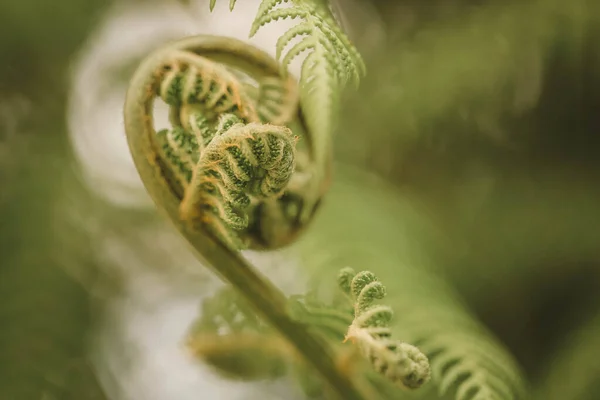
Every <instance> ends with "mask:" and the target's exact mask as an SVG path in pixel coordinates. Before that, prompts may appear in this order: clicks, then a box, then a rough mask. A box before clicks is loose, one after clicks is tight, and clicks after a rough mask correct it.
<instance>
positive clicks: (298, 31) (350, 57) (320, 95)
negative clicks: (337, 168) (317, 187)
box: [250, 0, 365, 182]
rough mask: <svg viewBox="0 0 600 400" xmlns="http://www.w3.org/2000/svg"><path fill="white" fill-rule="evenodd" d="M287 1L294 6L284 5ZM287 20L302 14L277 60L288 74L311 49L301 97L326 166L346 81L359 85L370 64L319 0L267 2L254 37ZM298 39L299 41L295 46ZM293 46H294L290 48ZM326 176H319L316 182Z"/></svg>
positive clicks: (279, 43) (320, 161) (280, 46)
mask: <svg viewBox="0 0 600 400" xmlns="http://www.w3.org/2000/svg"><path fill="white" fill-rule="evenodd" d="M283 3H286V4H289V3H292V4H289V5H288V6H284V7H279V6H280V5H282V4H283ZM286 18H291V19H295V18H299V19H301V22H299V23H298V24H297V25H295V26H294V27H292V28H290V29H289V30H288V31H287V32H285V33H284V34H283V35H282V36H281V37H280V38H279V39H278V41H277V45H276V58H277V59H278V60H280V61H281V68H282V69H283V72H287V70H288V68H289V65H290V63H291V62H292V61H293V60H294V59H295V58H296V57H298V56H300V54H301V53H303V52H305V51H307V52H308V54H307V56H306V58H305V59H304V61H303V62H302V68H301V75H300V100H301V107H302V110H303V111H304V113H305V115H306V120H307V125H308V127H309V128H310V130H311V131H312V132H314V143H313V151H314V152H315V159H316V160H317V165H321V166H322V165H324V163H325V162H326V157H327V155H328V152H330V151H331V135H332V133H333V130H334V128H335V125H336V118H337V112H338V103H339V95H340V93H341V90H342V89H343V85H344V84H345V83H346V82H348V81H353V82H354V83H355V84H358V81H359V79H360V76H361V75H363V74H364V72H365V66H364V62H363V60H362V58H361V57H360V55H359V53H358V52H357V51H356V49H355V48H354V46H353V45H352V44H351V43H350V41H349V40H348V38H347V37H346V35H345V34H344V33H343V32H342V31H341V29H340V28H339V26H338V24H337V23H336V21H335V19H334V17H333V15H332V13H331V12H330V10H329V9H328V8H327V7H326V6H325V5H323V3H322V2H319V1H314V0H308V1H292V2H290V1H288V0H264V1H263V2H262V3H261V5H260V7H259V10H258V12H257V15H256V18H255V19H254V22H253V23H252V28H251V31H250V36H253V35H255V34H256V32H257V31H258V30H259V29H260V27H261V26H263V25H265V24H267V23H270V22H273V21H278V20H281V19H286ZM295 39H299V41H297V42H296V43H295V44H292V42H293V41H294V40H295ZM288 45H291V48H290V49H289V50H287V52H286V47H288ZM315 173H317V174H318V173H319V172H318V171H316V172H315ZM323 178H324V177H323V176H321V177H319V178H317V179H316V182H318V181H321V180H322V179H323Z"/></svg>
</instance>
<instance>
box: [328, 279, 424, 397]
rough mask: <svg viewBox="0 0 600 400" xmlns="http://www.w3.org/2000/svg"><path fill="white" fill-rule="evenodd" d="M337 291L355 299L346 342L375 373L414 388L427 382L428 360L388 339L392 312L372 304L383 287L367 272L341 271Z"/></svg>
mask: <svg viewBox="0 0 600 400" xmlns="http://www.w3.org/2000/svg"><path fill="white" fill-rule="evenodd" d="M339 285H340V288H341V289H342V290H343V291H344V292H345V293H346V294H348V295H350V296H352V298H353V299H354V320H353V321H352V324H351V325H350V327H349V328H348V332H347V333H346V338H345V340H349V341H351V342H352V343H354V344H356V345H357V346H358V348H359V349H360V351H361V352H362V354H363V355H364V356H365V357H366V358H367V359H368V360H369V362H370V363H371V364H372V365H373V367H374V368H375V370H376V371H377V372H379V373H381V374H382V375H384V376H385V377H387V378H388V379H389V380H391V381H392V382H395V383H397V384H399V385H401V386H403V387H405V388H409V389H416V388H419V387H421V386H422V385H423V384H424V383H426V382H427V381H428V380H429V379H430V375H431V373H430V367H429V361H428V359H427V357H426V356H425V355H424V354H423V353H422V352H421V351H420V350H419V349H417V348H416V347H414V346H412V345H410V344H407V343H402V342H400V341H398V340H394V339H392V338H391V334H392V332H391V329H390V328H389V326H388V324H389V321H390V320H391V319H392V309H391V308H390V307H388V306H385V305H373V304H372V303H373V301H375V300H379V299H382V298H383V297H384V296H385V294H386V291H385V287H384V286H383V285H382V284H381V282H379V281H378V280H377V278H376V277H375V275H374V274H373V273H372V272H369V271H362V272H359V273H358V274H357V273H355V272H354V270H352V269H351V268H344V269H343V270H342V271H341V272H340V275H339Z"/></svg>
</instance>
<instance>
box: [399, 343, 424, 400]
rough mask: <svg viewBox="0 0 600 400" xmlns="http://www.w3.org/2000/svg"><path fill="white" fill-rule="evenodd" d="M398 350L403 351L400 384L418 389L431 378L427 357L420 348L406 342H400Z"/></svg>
mask: <svg viewBox="0 0 600 400" xmlns="http://www.w3.org/2000/svg"><path fill="white" fill-rule="evenodd" d="M398 348H399V350H400V351H401V352H402V353H404V355H405V359H404V360H403V361H402V362H401V364H403V369H404V373H403V374H402V376H401V378H400V379H401V381H402V384H403V385H404V386H405V387H407V388H409V389H418V388H420V387H421V386H423V385H424V384H425V383H427V382H428V381H429V380H430V379H431V367H430V366H429V359H428V358H427V356H426V355H425V354H423V352H421V350H419V349H418V348H416V347H415V346H413V345H410V344H408V343H401V344H400V345H399V346H398Z"/></svg>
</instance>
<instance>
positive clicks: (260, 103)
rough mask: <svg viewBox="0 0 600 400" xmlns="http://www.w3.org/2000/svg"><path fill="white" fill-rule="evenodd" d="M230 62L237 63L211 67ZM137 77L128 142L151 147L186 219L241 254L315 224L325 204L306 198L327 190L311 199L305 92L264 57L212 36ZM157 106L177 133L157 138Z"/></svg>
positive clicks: (158, 58) (163, 52) (161, 55)
mask: <svg viewBox="0 0 600 400" xmlns="http://www.w3.org/2000/svg"><path fill="white" fill-rule="evenodd" d="M223 53H225V54H227V53H229V54H230V55H231V57H230V59H232V60H234V61H233V64H231V62H230V64H225V63H222V62H220V61H217V60H214V59H211V58H210V57H214V58H216V59H218V58H219V56H222V54H223ZM236 57H237V59H236ZM236 63H237V65H235V64H236ZM254 65H260V66H261V67H262V70H261V69H257V68H256V67H254ZM243 74H245V75H249V76H250V77H251V78H254V80H253V81H249V80H248V79H247V78H245V79H244V78H243V77H242V76H243ZM137 76H138V77H139V84H138V85H132V87H131V88H130V91H129V93H130V96H129V99H128V101H129V104H131V107H130V110H131V111H127V110H126V114H125V118H126V124H128V125H129V129H128V131H129V132H128V133H130V136H129V137H130V138H132V137H134V136H136V137H142V138H144V140H146V141H148V143H147V144H146V146H147V147H150V148H149V149H147V151H146V152H147V153H148V152H150V153H151V154H153V156H152V157H154V161H153V163H154V164H155V165H156V167H157V168H158V169H159V171H158V173H159V174H160V175H161V177H162V178H161V179H162V180H163V181H164V183H165V185H166V186H168V187H169V188H170V190H172V191H173V192H174V193H175V194H176V195H177V197H178V198H179V201H180V205H179V212H178V214H179V218H180V220H181V221H182V222H184V223H185V224H186V225H187V226H188V228H189V229H191V230H199V231H205V232H206V233H208V234H211V235H212V236H213V237H215V238H216V239H217V240H218V241H220V242H222V243H224V244H225V245H227V246H228V247H231V248H233V249H239V248H245V247H254V248H257V247H258V248H260V247H278V246H280V245H282V244H285V243H287V242H289V241H290V240H292V238H293V237H294V236H295V235H296V233H297V231H299V230H300V228H301V227H302V226H303V225H305V223H306V222H307V220H305V221H300V215H301V214H302V215H309V216H311V215H312V213H313V212H314V210H315V208H316V206H317V204H318V203H317V202H315V201H312V202H306V201H304V198H305V197H306V196H314V198H320V197H321V195H322V191H323V190H324V189H325V188H324V187H323V186H321V187H318V188H315V189H314V191H311V190H308V189H310V188H308V186H309V185H310V183H311V179H310V177H309V179H307V178H306V174H307V170H308V169H309V168H310V166H311V165H312V164H313V163H314V157H313V156H312V154H311V153H310V152H309V149H307V145H306V144H302V145H301V146H300V147H299V148H298V149H297V146H296V142H297V140H298V139H300V140H301V141H307V142H308V141H310V140H311V139H310V138H309V136H308V135H309V134H310V133H309V131H308V130H307V129H306V127H305V126H304V123H303V121H302V120H301V119H299V110H298V103H299V99H298V90H297V87H296V85H297V84H296V83H295V82H294V81H293V80H292V79H289V78H287V77H283V76H282V75H281V74H280V71H279V69H278V67H277V64H276V63H274V62H272V61H270V58H269V57H268V56H267V55H266V54H264V53H262V52H260V51H258V50H257V49H253V48H250V47H248V46H246V45H245V44H243V43H242V42H239V41H236V40H234V39H228V38H217V37H209V36H205V37H196V38H190V39H184V40H182V41H181V42H179V43H177V44H172V45H170V46H167V47H166V48H164V49H160V50H158V51H157V53H156V54H154V56H151V57H149V58H148V59H147V60H146V63H145V64H142V66H141V67H140V69H138V75H137ZM134 81H135V80H134ZM133 93H136V94H135V95H134V94H133ZM155 98H160V99H161V100H162V101H164V102H165V103H166V104H167V105H168V106H169V108H170V111H169V120H170V123H171V125H172V128H171V129H167V130H162V131H159V132H158V133H157V132H156V131H155V129H154V127H153V126H152V104H153V101H154V99H155ZM140 105H141V107H139V106H140ZM286 125H289V127H288V126H286ZM291 128H293V129H294V132H292V129H291ZM136 140H137V139H136ZM130 143H131V142H130ZM132 147H133V146H132ZM298 153H301V154H298ZM298 156H299V160H300V161H299V162H298V163H297V162H296V159H297V157H298ZM146 157H148V154H146ZM295 176H296V177H295ZM311 187H313V188H314V186H311ZM317 191H319V192H318V193H317Z"/></svg>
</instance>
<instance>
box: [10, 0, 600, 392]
mask: <svg viewBox="0 0 600 400" xmlns="http://www.w3.org/2000/svg"><path fill="white" fill-rule="evenodd" d="M207 3H208V2H207V1H202V0H192V1H189V2H179V1H177V0H153V1H139V0H127V1H118V2H117V1H112V2H110V1H109V2H107V1H99V0H86V1H75V0H61V1H56V2H50V1H44V2H42V1H34V0H20V1H15V0H6V1H4V2H2V3H0V299H2V304H0V399H3V400H4V399H7V400H21V399H24V400H25V399H26V400H29V399H42V400H50V399H52V400H54V399H111V400H113V399H114V400H140V399H143V400H172V399H177V400H180V399H181V400H187V399H190V400H192V399H253V398H257V399H258V398H260V399H280V398H285V399H302V398H303V397H302V395H301V394H300V393H299V392H297V391H296V390H295V389H290V383H289V382H287V381H277V382H269V383H261V384H247V383H237V382H231V381H228V380H224V379H221V378H220V377H218V376H217V375H216V374H214V373H213V372H212V371H211V370H209V369H208V368H206V367H204V366H202V365H201V364H199V363H198V362H196V361H194V360H192V359H191V358H190V357H189V355H187V354H186V353H185V351H184V350H183V338H184V335H185V333H186V331H187V329H188V327H189V324H190V322H191V321H192V320H193V318H195V317H196V316H197V314H198V311H199V304H200V302H201V300H202V298H203V297H204V296H208V295H210V294H212V293H214V292H215V290H216V289H218V288H219V287H221V285H222V283H221V282H220V281H218V280H217V279H216V278H215V277H213V276H211V275H210V273H209V272H207V271H206V270H204V269H203V267H202V266H201V265H199V263H198V261H196V260H195V258H194V257H193V255H192V254H191V253H190V252H189V250H188V249H187V247H186V244H185V243H184V242H183V239H181V238H179V236H178V235H177V233H176V232H175V231H174V230H172V229H171V228H170V225H169V224H168V223H167V222H165V221H164V220H163V219H162V218H161V217H160V216H158V214H156V212H155V209H154V206H153V204H152V203H151V201H150V199H149V198H148V196H147V195H146V193H145V191H144V189H143V187H142V184H141V182H140V181H139V178H138V176H137V174H136V172H135V168H134V166H133V163H132V161H131V159H130V157H129V153H128V149H127V147H126V142H125V137H124V131H123V127H122V111H121V107H122V103H123V99H124V93H125V89H126V85H127V77H128V76H129V75H130V74H131V73H132V71H133V69H134V68H135V66H136V63H137V62H138V61H139V60H140V58H141V57H143V56H144V55H145V54H147V53H148V52H150V51H151V50H152V49H154V48H156V47H157V46H159V45H161V44H162V43H165V42H167V41H169V40H173V39H176V38H180V37H184V36H187V35H192V34H199V33H211V34H221V35H227V36H233V37H236V38H240V39H246V37H247V32H248V30H249V27H250V22H251V20H252V18H253V17H254V14H255V10H256V7H257V4H258V1H257V0H252V1H239V4H238V5H237V6H236V9H235V11H234V12H233V13H230V12H229V11H228V1H226V0H218V1H217V7H216V9H215V12H214V13H213V14H212V15H210V14H209V13H208V4H207ZM563 3H565V4H563ZM336 6H337V7H338V9H339V10H340V12H341V20H342V22H343V25H344V27H345V28H346V29H347V30H348V32H349V34H350V36H351V38H352V39H353V40H354V41H355V42H356V44H357V47H358V48H359V50H360V51H361V52H362V53H363V54H364V55H365V58H366V60H367V63H368V66H369V73H370V75H369V76H368V77H367V78H365V80H364V81H363V86H362V88H361V89H360V92H359V93H358V94H348V95H347V96H346V97H345V100H344V104H343V107H342V115H343V116H344V120H343V122H342V123H341V124H340V126H339V128H338V130H337V131H336V136H335V142H336V158H337V160H338V161H339V164H338V166H337V167H336V168H337V169H338V171H341V173H340V176H344V171H345V169H350V168H360V169H364V170H368V171H371V172H372V173H373V174H374V175H377V177H375V176H374V177H373V179H374V180H376V179H380V178H382V179H384V180H386V181H387V182H388V184H389V186H390V187H392V186H393V187H395V188H396V189H397V190H396V191H395V192H393V193H394V195H395V196H399V197H401V198H402V201H403V202H406V203H407V204H410V205H411V206H410V207H409V206H407V208H406V219H404V218H400V219H399V220H398V224H400V225H405V226H406V229H405V231H406V232H407V237H405V238H403V237H398V238H397V241H398V242H399V243H405V244H406V243H411V245H410V246H411V251H412V253H414V254H419V255H423V256H422V260H423V263H424V264H427V265H429V267H431V268H433V269H434V270H435V271H436V272H437V273H438V274H440V276H442V277H443V278H444V279H446V280H447V281H448V282H450V284H451V285H453V286H454V287H455V288H456V289H457V291H458V292H459V293H460V294H461V295H462V296H463V297H464V300H465V303H466V304H467V305H468V307H470V308H471V309H472V310H473V311H474V312H475V313H476V314H477V315H478V317H479V318H480V319H481V320H482V321H483V322H484V323H485V324H486V325H487V326H488V327H489V328H490V330H491V331H493V332H494V334H495V335H496V336H497V337H498V338H499V340H500V341H501V342H502V343H504V344H505V345H506V346H507V348H508V349H509V350H510V351H511V352H512V354H513V355H514V356H515V357H516V359H517V360H518V361H519V362H520V364H521V365H522V367H523V369H524V371H525V374H526V377H527V378H528V379H529V380H530V381H531V382H532V383H533V385H534V386H535V387H536V388H541V387H544V388H551V387H552V385H555V384H556V382H557V381H562V380H564V381H569V382H571V384H570V385H563V386H560V385H559V386H557V387H555V388H554V389H552V390H550V389H543V390H550V391H551V392H553V393H559V392H560V390H565V392H564V396H566V397H562V398H563V399H565V400H579V399H581V400H587V399H589V400H593V399H597V397H594V396H597V394H595V393H597V389H599V387H598V383H597V382H600V371H598V370H590V368H587V367H585V368H586V371H579V370H577V368H578V367H580V366H582V365H583V366H585V365H586V364H585V362H584V361H577V362H575V361H574V367H573V368H571V369H570V371H571V373H572V376H561V377H560V379H556V377H555V376H554V375H553V373H554V372H553V371H555V367H556V364H557V363H558V361H556V360H563V361H562V362H565V361H564V360H565V359H566V358H564V357H565V356H564V355H563V353H564V352H565V351H566V352H571V353H573V354H579V353H581V354H584V355H585V357H586V358H585V359H586V360H588V359H593V358H597V357H600V344H599V345H598V346H595V345H594V346H591V345H590V346H588V347H586V346H587V345H586V344H585V343H587V342H585V340H588V341H589V342H590V343H591V341H592V338H594V337H596V335H594V334H593V332H598V337H600V326H599V324H598V323H597V322H594V321H597V320H598V318H599V316H600V302H599V300H598V293H600V250H599V249H600V157H598V155H599V154H600V139H599V138H600V136H599V135H598V133H599V132H600V112H599V111H598V110H600V50H598V46H597V43H598V41H599V40H600V5H598V4H592V2H591V1H585V0H572V1H570V2H564V1H563V2H560V1H556V0H537V1H524V0H521V1H506V0H502V1H500V0H488V1H469V0H435V1H430V2H427V4H426V5H425V4H424V2H420V1H412V0H396V1H395V2H391V1H383V0H378V1H367V0H339V1H337V2H336ZM289 26H291V23H290V22H289V21H285V22H283V23H278V24H274V25H272V26H268V27H266V28H264V30H262V31H260V33H259V34H258V35H257V36H256V37H255V38H254V39H252V40H251V43H253V44H255V45H257V46H259V47H262V48H264V49H265V50H268V51H270V52H271V53H274V51H273V48H274V44H275V41H276V39H277V37H278V35H280V34H281V33H282V32H284V31H285V28H286V27H289ZM297 66H298V65H297V63H296V64H295V67H294V68H297ZM296 70H297V69H296ZM159 120H160V119H159ZM350 166H351V167H350ZM355 190H356V191H357V192H360V190H361V188H360V187H356V189H355ZM386 193H388V192H386ZM390 196H392V195H391V194H390ZM413 205H414V207H412V206H413ZM332 207H334V206H332ZM356 213H360V214H361V215H362V214H364V215H365V216H366V217H370V216H371V215H372V218H373V219H378V218H379V219H381V220H382V221H383V220H385V218H386V216H385V215H382V214H381V210H378V209H376V208H373V209H369V208H368V207H364V208H361V209H360V210H357V211H356ZM366 217H365V218H366ZM376 225H377V224H376V223H374V224H370V226H376ZM382 226H383V225H382ZM353 229H356V231H357V232H360V230H361V229H362V228H361V226H355V227H353ZM378 233H379V234H383V235H384V234H385V232H378ZM308 234H311V233H310V232H309V233H308ZM316 234H317V235H318V233H316ZM364 234H365V235H367V236H368V235H370V232H368V231H365V232H364ZM332 240H335V238H333V239H332ZM323 245H324V246H326V243H324V244H323ZM247 256H248V257H249V258H250V259H251V260H252V261H253V262H255V263H256V264H257V266H258V267H259V269H260V270H261V271H262V272H264V273H265V274H267V275H268V276H269V277H270V278H271V279H273V280H274V281H275V282H276V283H277V285H278V286H280V287H281V288H282V289H284V291H286V293H299V292H302V291H303V290H304V288H305V282H306V280H307V279H308V278H309V277H308V274H307V271H306V270H305V269H303V268H302V266H301V265H300V264H299V263H298V262H297V260H295V258H294V257H292V256H291V255H290V254H289V253H286V251H285V250H282V251H279V252H275V253H273V254H264V253H252V252H248V253H247ZM414 257H415V259H417V258H418V259H421V258H419V257H421V256H414ZM357 268H360V267H357ZM398 279H402V277H401V276H399V277H398ZM590 321H591V322H590ZM586 335H587V336H586ZM596 343H598V342H597V339H596ZM561 349H563V350H561ZM564 349H573V350H572V351H571V350H564ZM561 357H563V358H561ZM592 364H593V363H590V365H592ZM578 379H579V380H580V381H581V383H578V382H579V381H578ZM572 388H579V389H572ZM594 388H595V389H594ZM539 390H540V391H542V392H543V390H542V389H539ZM541 396H543V395H541ZM432 398H435V397H432ZM542 398H544V397H542ZM558 398H560V397H557V399H558Z"/></svg>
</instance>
